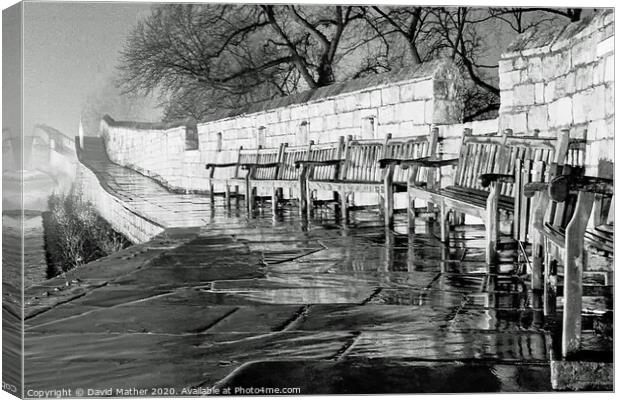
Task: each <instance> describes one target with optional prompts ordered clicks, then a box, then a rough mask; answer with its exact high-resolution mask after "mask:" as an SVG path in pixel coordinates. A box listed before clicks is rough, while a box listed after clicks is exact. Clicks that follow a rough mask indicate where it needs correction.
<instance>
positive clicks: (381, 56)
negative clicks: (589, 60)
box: [119, 4, 581, 120]
mask: <svg viewBox="0 0 620 400" xmlns="http://www.w3.org/2000/svg"><path fill="white" fill-rule="evenodd" d="M580 15H581V12H580V10H578V9H566V10H560V9H547V8H538V9H518V8H492V9H488V8H485V9H481V8H469V7H386V6H344V5H338V6H300V5H260V6H259V5H231V4H220V5H218V4H209V5H198V4H174V5H162V6H158V7H155V8H154V11H153V13H152V15H151V16H149V17H148V18H147V19H145V20H144V21H141V22H140V23H139V24H138V25H137V27H136V28H135V29H134V30H133V32H132V33H131V35H130V36H129V38H128V40H127V44H126V46H125V48H124V50H123V52H122V54H121V62H120V65H119V68H120V70H121V78H120V80H119V84H120V85H121V86H122V87H123V89H124V91H126V92H132V93H149V92H154V91H159V92H160V93H161V94H162V99H163V103H164V104H165V105H166V109H165V112H164V114H165V117H166V118H167V119H179V118H185V117H187V116H191V117H192V118H194V119H196V120H200V119H201V118H202V117H203V116H205V115H207V114H208V113H210V112H211V111H212V110H213V109H215V108H222V107H225V108H232V107H238V106H243V105H247V104H250V103H254V102H257V101H261V100H265V99H270V98H274V97H277V96H285V95H288V94H291V93H294V92H296V91H298V90H300V89H305V88H317V87H321V86H325V85H329V84H332V83H333V82H335V81H337V80H341V79H348V78H355V77H359V76H363V75H367V74H374V73H380V72H384V71H389V70H391V69H393V68H398V67H403V66H408V65H416V64H419V63H421V62H424V61H426V60H428V59H430V58H434V57H437V56H444V57H445V56H447V57H450V58H452V59H453V60H454V61H455V62H456V63H457V64H458V65H459V66H460V67H461V69H462V70H463V72H464V74H465V75H466V76H468V77H469V78H470V81H471V82H472V86H471V88H470V91H469V95H468V98H467V99H466V102H467V104H468V107H470V108H471V110H470V111H471V112H467V115H468V116H469V117H470V118H474V117H480V116H481V115H482V116H486V114H485V113H486V112H487V111H493V109H497V108H498V106H499V98H498V95H499V89H498V87H497V63H496V62H493V60H492V59H491V60H489V57H487V56H486V54H487V51H488V50H489V43H488V40H487V39H486V38H487V36H488V34H489V31H488V27H486V25H488V24H492V23H496V22H498V21H499V22H500V23H502V24H505V25H506V26H508V27H509V29H511V30H513V31H514V32H516V33H522V32H525V31H527V30H529V29H532V28H535V27H536V26H538V25H540V24H541V23H543V22H544V21H546V20H549V19H550V18H551V16H553V17H565V18H568V19H571V20H573V19H575V18H579V16H580Z"/></svg>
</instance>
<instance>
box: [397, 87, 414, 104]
mask: <svg viewBox="0 0 620 400" xmlns="http://www.w3.org/2000/svg"><path fill="white" fill-rule="evenodd" d="M415 98H416V97H415V83H407V84H406V85H402V86H401V87H400V101H413V100H415Z"/></svg>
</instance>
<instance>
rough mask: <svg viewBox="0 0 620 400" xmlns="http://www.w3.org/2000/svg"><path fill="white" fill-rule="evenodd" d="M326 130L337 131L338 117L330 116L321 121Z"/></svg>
mask: <svg viewBox="0 0 620 400" xmlns="http://www.w3.org/2000/svg"><path fill="white" fill-rule="evenodd" d="M323 122H324V124H325V129H326V130H331V129H337V128H338V115H336V114H331V115H327V116H325V118H324V119H323Z"/></svg>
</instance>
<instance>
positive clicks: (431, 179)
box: [415, 127, 441, 212]
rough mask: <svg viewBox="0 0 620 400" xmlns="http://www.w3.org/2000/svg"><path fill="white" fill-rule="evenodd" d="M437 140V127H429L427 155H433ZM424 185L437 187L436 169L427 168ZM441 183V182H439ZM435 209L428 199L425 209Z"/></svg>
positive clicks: (431, 187) (430, 210)
mask: <svg viewBox="0 0 620 400" xmlns="http://www.w3.org/2000/svg"><path fill="white" fill-rule="evenodd" d="M438 140H439V128H437V127H434V128H432V129H431V134H430V137H429V146H428V148H429V151H428V154H427V155H428V156H433V155H435V152H436V150H437V141H438ZM418 169H419V168H416V169H415V171H416V173H417V171H418ZM439 177H440V179H441V168H439ZM426 185H427V187H428V188H429V189H436V188H437V169H436V168H428V169H427V172H426ZM439 185H441V182H440V183H439ZM434 210H435V205H434V204H433V203H431V202H430V201H429V202H428V203H427V204H426V211H428V212H433V211H434Z"/></svg>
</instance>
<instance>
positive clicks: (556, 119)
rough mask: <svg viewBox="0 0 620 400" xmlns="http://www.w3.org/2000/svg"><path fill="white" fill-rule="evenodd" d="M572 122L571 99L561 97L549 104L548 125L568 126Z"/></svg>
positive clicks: (552, 126) (551, 126) (553, 126)
mask: <svg viewBox="0 0 620 400" xmlns="http://www.w3.org/2000/svg"><path fill="white" fill-rule="evenodd" d="M572 123H573V101H572V99H571V98H570V97H563V98H561V99H558V100H556V101H554V102H552V103H550V104H549V127H550V128H556V127H562V126H568V125H570V124H572Z"/></svg>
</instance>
